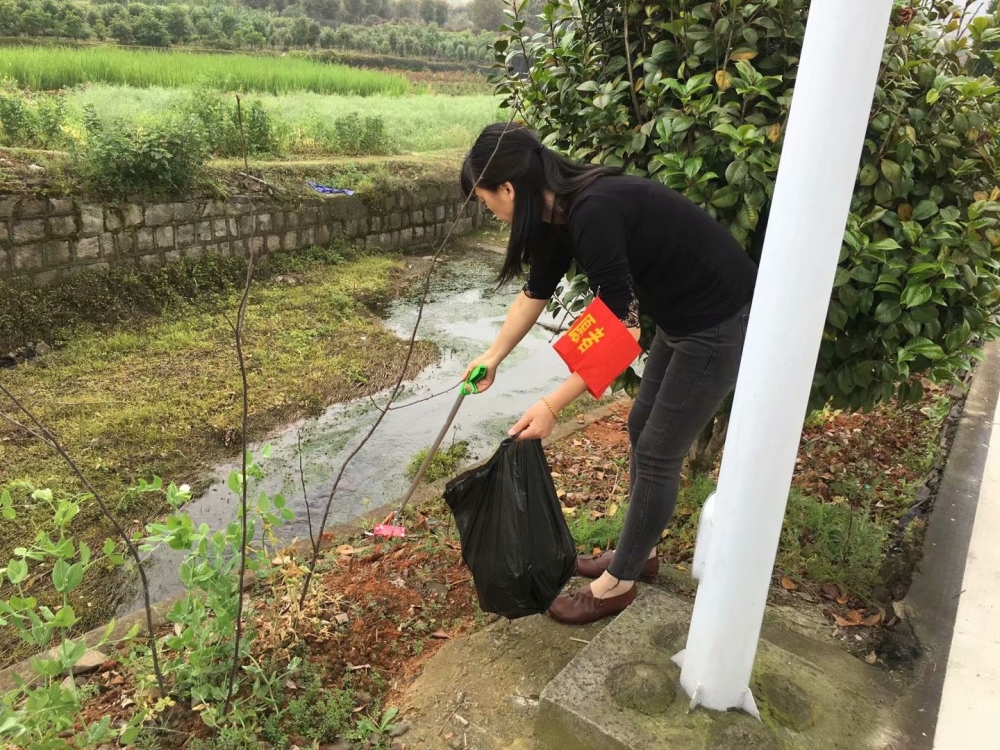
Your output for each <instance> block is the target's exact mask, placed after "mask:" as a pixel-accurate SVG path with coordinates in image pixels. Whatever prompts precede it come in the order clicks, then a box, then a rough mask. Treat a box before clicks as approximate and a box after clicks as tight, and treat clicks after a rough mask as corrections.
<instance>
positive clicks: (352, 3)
mask: <svg viewBox="0 0 1000 750" xmlns="http://www.w3.org/2000/svg"><path fill="white" fill-rule="evenodd" d="M364 13H365V0H344V17H345V18H346V19H347V21H348V22H349V23H361V19H362V18H363V17H364Z"/></svg>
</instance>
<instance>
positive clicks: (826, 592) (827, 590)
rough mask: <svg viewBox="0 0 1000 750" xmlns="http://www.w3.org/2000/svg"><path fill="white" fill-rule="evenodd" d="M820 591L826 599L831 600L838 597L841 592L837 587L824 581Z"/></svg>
mask: <svg viewBox="0 0 1000 750" xmlns="http://www.w3.org/2000/svg"><path fill="white" fill-rule="evenodd" d="M820 593H821V594H822V595H823V598H824V599H830V600H833V599H836V598H837V597H838V596H840V592H839V591H837V588H836V587H835V586H831V585H830V584H829V583H824V584H823V585H822V586H821V587H820Z"/></svg>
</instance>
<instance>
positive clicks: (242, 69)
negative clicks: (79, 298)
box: [0, 46, 500, 194]
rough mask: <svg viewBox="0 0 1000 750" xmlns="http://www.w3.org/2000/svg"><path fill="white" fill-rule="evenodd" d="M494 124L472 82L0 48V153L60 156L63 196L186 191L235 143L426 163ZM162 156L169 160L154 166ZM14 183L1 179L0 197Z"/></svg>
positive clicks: (295, 154) (254, 148)
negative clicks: (423, 156)
mask: <svg viewBox="0 0 1000 750" xmlns="http://www.w3.org/2000/svg"><path fill="white" fill-rule="evenodd" d="M408 75H409V76H412V77H413V80H412V81H411V80H410V79H409V78H408V77H407V76H408ZM446 93H449V94H450V93H453V94H455V95H445V94H446ZM237 95H240V96H241V97H242V98H243V102H242V109H243V116H244V117H245V126H246V127H245V132H241V129H240V127H239V119H240V113H239V112H238V111H237V105H236V98H237ZM499 117H500V114H499V109H498V101H497V99H496V98H495V97H494V96H492V95H491V94H490V93H489V86H488V84H487V83H486V80H485V78H484V77H482V76H477V75H475V74H473V73H463V72H458V71H455V72H453V73H450V74H449V73H444V74H441V73H437V74H435V73H426V72H425V73H408V74H405V75H404V74H403V73H397V72H385V71H376V70H368V69H356V68H348V67H345V66H341V65H336V64H329V63H324V62H320V61H317V60H310V59H307V58H303V57H297V56H284V57H280V56H276V55H244V54H218V55H213V54H195V53H190V52H184V51H180V50H171V51H156V50H133V49H121V48H115V47H107V46H105V47H91V48H74V47H55V46H52V47H40V46H28V47H19V48H2V47H0V146H8V147H14V148H18V149H27V150H29V151H30V150H44V151H45V152H47V154H46V156H45V157H44V158H45V159H51V158H52V157H51V153H50V152H54V153H55V154H59V153H62V154H65V158H64V160H63V162H64V163H65V164H67V165H68V168H69V171H70V172H71V173H72V174H73V175H75V177H72V176H71V178H70V181H69V182H70V184H78V183H79V184H80V185H81V187H90V188H93V189H94V190H95V191H97V192H99V193H105V194H107V193H122V192H124V191H128V190H131V191H137V192H153V193H155V192H162V191H168V192H169V191H177V190H186V189H189V188H191V187H192V186H193V185H194V184H196V183H197V182H198V179H199V178H198V175H199V170H200V167H201V165H202V164H204V163H205V162H207V161H210V160H212V159H226V158H234V157H239V156H240V155H241V153H242V150H243V145H244V140H245V144H246V147H247V151H248V153H249V155H251V156H253V157H255V158H266V159H290V158H291V159H294V158H301V157H308V158H310V159H316V158H325V157H328V156H351V157H355V156H390V155H396V154H412V153H426V152H434V151H442V150H451V149H461V148H466V147H467V146H468V145H469V144H470V143H471V142H472V140H473V139H474V138H475V136H476V134H477V133H478V132H479V131H480V130H481V129H482V127H483V126H485V125H486V124H488V123H490V122H493V121H495V120H497V119H498V118H499ZM161 149H166V150H167V152H169V153H171V154H174V155H175V156H176V157H177V158H171V159H169V160H166V161H163V160H153V161H151V160H150V159H151V157H150V154H155V153H158V152H159V150H161ZM175 152H176V153H175ZM27 158H28V159H29V160H30V155H29V156H28V157H27ZM57 158H58V157H57ZM154 162H155V163H154ZM12 177H13V179H11V178H12ZM76 177H79V178H81V179H80V180H77V179H76ZM17 184H19V183H18V181H17V179H16V175H14V176H12V175H11V174H9V173H8V174H6V175H5V174H4V169H3V167H2V166H0V185H15V186H16V185H17Z"/></svg>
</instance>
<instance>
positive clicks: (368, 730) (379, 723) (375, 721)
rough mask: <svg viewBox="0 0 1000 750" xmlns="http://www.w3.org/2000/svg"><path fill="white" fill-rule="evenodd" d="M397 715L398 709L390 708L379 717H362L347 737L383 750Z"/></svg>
mask: <svg viewBox="0 0 1000 750" xmlns="http://www.w3.org/2000/svg"><path fill="white" fill-rule="evenodd" d="M398 715H399V709H398V708H390V709H387V710H386V711H385V712H383V713H382V715H381V716H380V715H379V714H369V715H368V716H362V717H361V718H359V719H358V723H357V725H355V727H354V729H353V730H352V731H351V732H350V733H349V734H348V737H349V738H350V739H354V740H357V741H360V742H368V743H369V744H370V745H372V746H374V747H376V748H384V747H385V746H386V745H387V744H388V739H389V735H390V734H391V733H392V730H393V729H395V728H396V725H395V724H393V720H394V719H395V718H396V717H397V716H398Z"/></svg>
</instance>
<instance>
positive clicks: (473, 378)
mask: <svg viewBox="0 0 1000 750" xmlns="http://www.w3.org/2000/svg"><path fill="white" fill-rule="evenodd" d="M487 372H488V371H487V369H486V366H485V365H478V366H477V367H475V368H474V369H473V370H472V372H471V373H469V377H468V378H466V379H465V381H464V382H463V383H462V385H460V386H459V388H458V398H457V399H455V404H454V405H453V406H452V407H451V412H449V414H448V419H447V420H445V423H444V427H442V428H441V432H439V433H438V436H437V438H435V440H434V443H433V444H432V445H431V447H430V450H428V451H427V457H426V458H425V459H424V462H423V463H422V464H420V468H419V469H417V474H416V476H415V477H413V482H412V483H411V484H410V488H409V489H408V490H407V491H406V495H404V496H403V500H402V501H401V502H400V504H399V508H398V509H397V510H396V512H395V513H393V514H392V515H391V516H389V517H388V518H386V519H385V521H383V522H382V523H380V524H379V525H377V526H376V527H375V528H374V530H373V532H374V535H375V536H376V537H386V538H392V537H399V538H402V537H405V536H406V527H405V526H403V525H402V524H401V523H400V520H401V519H402V517H403V511H404V510H406V506H407V504H408V503H409V502H410V498H412V497H413V493H414V492H416V491H417V487H419V486H420V481H421V480H422V479H423V478H424V473H425V472H426V471H427V467H428V466H430V464H431V460H432V459H433V458H434V455H435V454H436V453H437V451H438V448H440V447H441V443H442V442H443V441H444V438H445V436H446V435H447V434H448V430H449V429H450V428H451V424H452V422H454V421H455V417H456V416H457V415H458V410H459V408H460V407H461V406H462V402H463V401H464V400H465V397H466V396H471V395H473V394H475V393H479V386H478V385H477V384H478V383H479V381H480V380H482V379H483V378H485V377H486V374H487Z"/></svg>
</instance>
